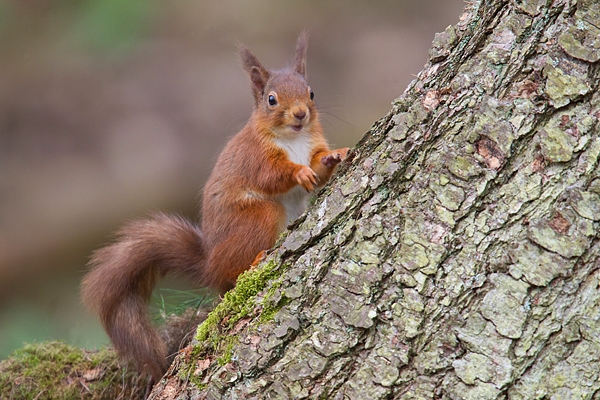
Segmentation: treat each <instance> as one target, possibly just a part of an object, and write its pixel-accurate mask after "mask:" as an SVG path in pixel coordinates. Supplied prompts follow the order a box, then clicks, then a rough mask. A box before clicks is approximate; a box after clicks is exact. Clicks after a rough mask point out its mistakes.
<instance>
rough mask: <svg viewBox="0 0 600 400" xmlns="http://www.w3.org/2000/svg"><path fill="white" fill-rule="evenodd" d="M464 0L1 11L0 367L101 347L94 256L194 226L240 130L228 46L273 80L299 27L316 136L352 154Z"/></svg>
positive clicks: (240, 92) (185, 0) (187, 1)
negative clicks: (138, 224) (142, 232)
mask: <svg viewBox="0 0 600 400" xmlns="http://www.w3.org/2000/svg"><path fill="white" fill-rule="evenodd" d="M463 6H464V3H463V1H462V0H404V1H399V0H394V1H392V0H389V1H386V0H382V1H377V2H367V1H356V0H332V1H315V0H301V1H294V2H292V1H274V0H273V1H248V0H220V1H214V0H208V1H192V0H173V1H165V0H163V1H159V0H127V1H122V0H0V358H4V357H6V356H7V355H8V354H9V353H10V352H12V351H13V350H14V349H16V348H18V347H21V346H22V344H23V342H33V341H41V340H46V339H61V340H65V341H67V342H69V343H72V344H76V345H79V346H85V347H89V348H92V347H97V346H99V345H101V344H103V343H106V342H107V339H106V336H105V335H104V333H103V332H102V329H101V327H100V325H99V323H98V322H97V321H96V319H95V317H94V316H91V315H89V314H87V313H86V312H85V311H84V310H83V308H82V306H81V304H80V301H79V293H78V291H79V287H78V286H79V281H80V279H81V276H82V275H83V273H84V271H85V264H86V262H87V259H88V257H89V255H90V253H91V251H92V250H93V249H94V248H97V247H99V246H101V245H102V244H103V243H106V242H107V241H108V240H109V238H110V234H111V232H113V231H114V230H115V229H116V228H117V227H118V226H120V225H121V224H122V223H123V221H125V220H127V219H130V218H134V217H140V216H143V215H145V214H146V213H147V212H148V211H150V210H159V209H160V210H164V211H169V212H178V213H181V214H183V215H186V216H188V217H190V218H195V216H196V215H197V207H196V204H197V200H198V192H199V190H200V189H201V188H202V186H203V183H204V180H205V179H206V177H207V176H208V173H209V171H210V168H211V166H212V164H213V162H214V160H215V159H216V156H217V154H218V152H219V150H220V149H221V148H222V147H223V145H224V144H225V142H226V141H227V139H228V138H229V137H231V136H232V135H233V134H235V133H236V132H237V131H238V130H239V129H240V128H241V127H242V126H243V125H244V123H245V121H246V119H247V118H248V116H249V114H250V112H251V108H252V97H251V92H250V87H249V84H248V81H247V78H246V76H245V75H244V72H243V71H242V69H241V67H240V66H239V64H238V61H237V56H236V43H237V41H238V40H239V41H241V42H243V43H245V44H246V45H248V46H249V47H250V49H252V51H253V52H254V53H255V54H256V55H257V57H258V58H259V59H260V60H261V61H262V62H263V64H264V65H266V66H267V67H270V68H280V67H282V66H284V65H286V64H287V63H288V62H289V61H290V59H291V57H292V55H293V48H294V42H295V38H296V36H297V35H298V33H299V32H300V31H301V30H302V29H303V28H305V27H306V28H309V30H310V33H311V40H310V47H309V56H308V75H309V82H310V85H311V87H312V88H313V90H314V92H315V95H316V97H315V98H316V100H317V104H318V107H319V108H320V110H321V115H322V119H323V122H324V128H325V131H326V134H327V136H328V138H329V140H330V142H331V143H332V145H334V146H339V147H341V146H352V145H353V144H355V143H356V142H357V141H358V139H359V138H360V137H361V136H362V134H363V133H364V132H365V131H366V130H367V129H368V128H369V127H370V125H371V124H372V123H373V122H374V121H375V120H377V119H379V118H381V117H382V116H384V115H385V114H386V113H387V111H388V110H389V109H390V103H391V101H392V100H393V99H394V98H395V97H397V96H399V95H400V94H401V93H402V92H403V91H404V89H405V88H406V86H407V85H408V83H409V82H410V81H411V80H412V79H413V76H412V75H411V74H417V73H418V72H419V71H420V70H421V68H422V66H423V64H424V63H425V61H426V58H427V50H428V49H429V46H430V44H431V41H432V39H433V35H434V33H435V32H441V31H443V30H444V29H445V28H446V26H448V25H450V24H454V23H456V22H457V21H458V18H459V15H460V13H461V11H462V8H463Z"/></svg>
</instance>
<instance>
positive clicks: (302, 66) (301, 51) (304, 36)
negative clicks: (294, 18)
mask: <svg viewBox="0 0 600 400" xmlns="http://www.w3.org/2000/svg"><path fill="white" fill-rule="evenodd" d="M307 50H308V31H307V30H306V29H305V30H303V31H302V32H301V33H300V36H298V40H297V41H296V65H295V67H294V70H295V71H296V72H297V73H299V74H300V75H302V76H303V77H304V78H306V51H307Z"/></svg>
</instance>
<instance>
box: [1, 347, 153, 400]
mask: <svg viewBox="0 0 600 400" xmlns="http://www.w3.org/2000/svg"><path fill="white" fill-rule="evenodd" d="M145 390H146V382H145V380H144V379H143V378H141V377H140V376H139V374H137V373H135V372H128V371H127V370H126V369H124V368H123V367H122V366H121V365H120V364H119V362H118V360H117V355H116V353H115V352H114V351H113V350H112V349H101V350H99V351H86V350H82V349H79V348H76V347H72V346H69V345H67V344H65V343H62V342H44V343H39V344H29V345H26V346H25V347H23V348H21V349H19V350H17V351H15V352H14V353H13V354H12V355H11V356H10V357H9V358H7V359H6V360H3V361H1V362H0V394H1V396H0V397H1V398H2V399H39V400H42V399H116V398H143V396H144V392H145Z"/></svg>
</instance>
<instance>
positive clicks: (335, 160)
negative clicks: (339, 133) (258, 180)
mask: <svg viewBox="0 0 600 400" xmlns="http://www.w3.org/2000/svg"><path fill="white" fill-rule="evenodd" d="M349 150H350V149H349V148H348V147H344V148H343V149H338V150H332V151H330V152H329V154H327V155H326V156H324V157H323V158H321V163H322V164H323V165H324V166H326V167H327V168H333V167H335V166H336V165H338V164H339V163H340V162H342V160H344V158H346V155H347V154H348V151H349Z"/></svg>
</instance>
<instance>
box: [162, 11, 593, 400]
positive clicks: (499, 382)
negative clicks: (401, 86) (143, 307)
mask: <svg viewBox="0 0 600 400" xmlns="http://www.w3.org/2000/svg"><path fill="white" fill-rule="evenodd" d="M599 59H600V4H599V3H597V2H595V1H594V0H580V1H576V0H554V1H547V2H546V1H541V0H520V1H518V0H513V1H506V0H504V1H503V0H482V1H480V2H478V1H474V2H472V3H470V4H469V5H468V6H467V8H466V10H465V12H464V13H463V15H462V16H461V17H460V22H459V23H458V24H457V25H456V26H454V27H449V28H447V29H446V31H445V32H443V33H441V34H438V35H436V37H435V39H434V42H433V47H432V49H431V50H430V54H429V61H428V63H427V64H426V65H425V67H424V69H423V71H421V73H420V74H419V75H418V78H417V79H415V80H414V81H413V82H412V83H411V84H410V86H409V88H408V89H407V90H406V92H405V93H404V94H403V95H402V96H400V97H399V98H398V99H396V100H395V101H394V103H393V109H392V110H391V112H390V113H389V114H388V115H387V116H386V117H384V118H383V119H381V120H380V121H378V122H377V123H376V124H375V125H374V126H373V127H372V128H371V130H370V131H369V132H368V133H367V134H366V135H365V137H364V138H363V139H362V140H361V141H360V143H359V144H358V145H357V146H356V148H355V150H354V151H353V152H352V153H351V155H350V157H349V159H348V161H347V162H345V163H344V164H343V165H342V166H341V168H340V171H339V173H338V174H337V175H336V177H335V178H334V179H333V182H332V183H331V184H330V185H328V186H327V187H326V188H325V189H324V190H323V191H322V192H321V193H320V195H319V196H318V198H317V199H316V201H315V202H314V204H313V205H312V206H311V207H310V209H309V211H308V212H307V213H306V214H305V215H304V216H303V217H301V218H300V220H298V221H297V222H296V223H295V224H294V227H293V229H291V230H290V231H288V233H287V234H286V235H285V236H284V237H283V238H282V239H281V240H280V242H279V244H278V245H277V246H276V248H275V250H274V251H273V252H272V253H271V254H270V256H269V257H268V259H267V260H266V261H265V263H264V264H265V265H263V267H262V269H258V270H257V271H252V272H250V273H248V274H246V275H243V277H242V278H241V280H240V282H239V283H238V287H237V288H236V289H235V290H234V291H233V292H232V293H230V294H228V295H227V296H226V298H225V300H224V301H223V303H222V304H221V305H220V306H219V307H218V308H217V310H215V312H213V314H212V315H211V317H209V319H208V320H207V321H206V322H205V323H204V325H202V326H201V327H200V329H199V332H198V341H196V343H194V344H193V345H192V346H190V347H189V348H187V349H186V350H184V351H183V352H181V353H180V355H179V357H178V358H177V359H176V361H175V363H174V364H173V366H172V367H171V370H170V371H169V373H167V375H166V376H165V378H164V379H163V380H162V382H160V383H159V384H158V385H157V386H156V387H155V390H154V392H153V394H152V395H151V398H152V399H171V398H172V399H175V398H177V399H188V398H193V399H204V398H206V399H221V398H223V399H242V398H243V399H266V398H270V399H288V398H290V399H291V398H294V399H302V398H327V399H391V398H394V399H440V398H443V399H446V398H448V399H506V398H510V399H542V398H553V399H575V398H577V399H579V398H581V399H590V398H600V379H599V373H600V291H599V290H598V285H599V282H600V271H599V267H600V257H599V255H600V243H599V240H598V237H599V234H598V232H599V228H600V171H599V167H598V162H599V154H600V137H599V135H598V119H599V118H600V95H599V94H598V82H599V80H598V78H599V75H600V73H599V64H598V60H599ZM365 73H367V72H366V71H365ZM264 282H266V283H265V284H264V287H263V283H264Z"/></svg>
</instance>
